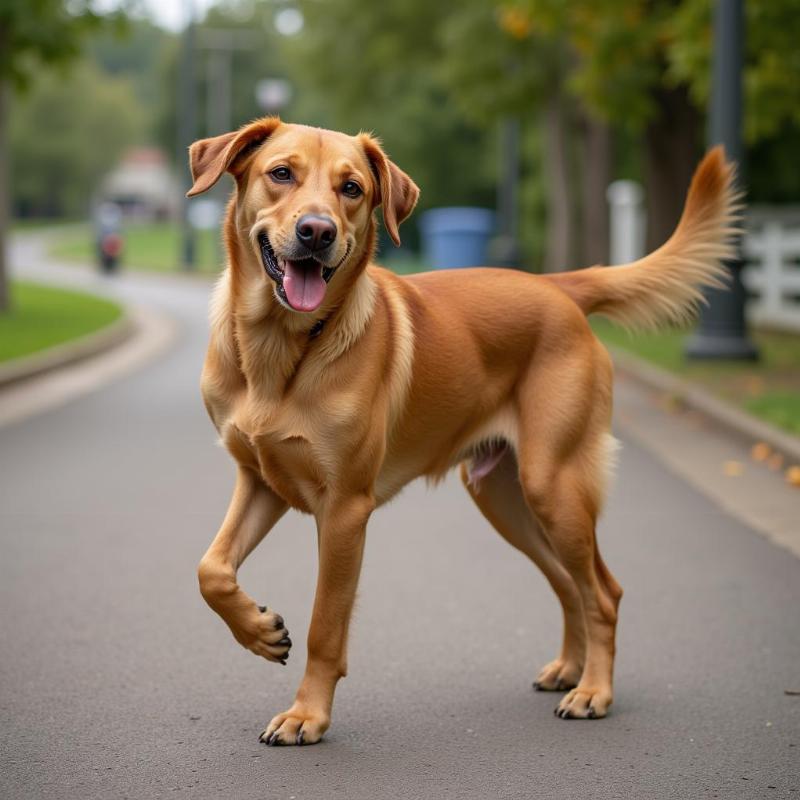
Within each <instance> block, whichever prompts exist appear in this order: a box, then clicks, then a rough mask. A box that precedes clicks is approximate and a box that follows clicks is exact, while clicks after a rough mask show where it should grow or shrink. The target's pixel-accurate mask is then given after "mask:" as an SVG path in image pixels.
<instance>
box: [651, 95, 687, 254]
mask: <svg viewBox="0 0 800 800" xmlns="http://www.w3.org/2000/svg"><path fill="white" fill-rule="evenodd" d="M655 99H656V102H657V104H658V107H659V114H658V115H657V116H656V118H655V119H654V120H653V121H652V122H651V123H650V125H649V126H648V128H647V130H646V131H645V147H646V165H645V180H646V183H647V250H648V252H649V251H651V250H655V248H657V247H660V246H661V245H662V244H663V243H664V242H665V241H666V240H667V239H668V238H669V236H670V235H671V234H672V231H673V230H674V229H675V225H676V224H677V223H678V219H679V218H680V215H681V210H682V209H683V202H684V200H685V199H686V190H687V189H688V188H689V182H690V180H691V178H692V173H693V172H694V168H695V167H696V166H697V160H698V156H699V154H700V152H699V151H700V148H699V134H700V112H699V111H698V110H697V109H696V108H695V107H694V106H693V105H692V104H691V101H690V100H689V95H688V92H687V91H686V88H685V87H682V86H681V87H678V88H677V89H670V90H667V89H660V90H659V91H658V92H657V94H656V98H655Z"/></svg>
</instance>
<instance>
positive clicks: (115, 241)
mask: <svg viewBox="0 0 800 800" xmlns="http://www.w3.org/2000/svg"><path fill="white" fill-rule="evenodd" d="M100 247H101V249H102V251H103V255H105V256H109V257H111V258H116V257H117V256H118V255H119V254H120V253H121V252H122V237H121V236H120V235H119V234H118V233H107V234H106V235H105V236H103V240H102V242H101V243H100Z"/></svg>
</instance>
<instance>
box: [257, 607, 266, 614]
mask: <svg viewBox="0 0 800 800" xmlns="http://www.w3.org/2000/svg"><path fill="white" fill-rule="evenodd" d="M258 610H259V611H260V612H261V613H262V614H265V613H266V611H267V607H266V606H259V607H258Z"/></svg>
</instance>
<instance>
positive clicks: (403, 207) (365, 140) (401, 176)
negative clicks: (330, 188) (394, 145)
mask: <svg viewBox="0 0 800 800" xmlns="http://www.w3.org/2000/svg"><path fill="white" fill-rule="evenodd" d="M358 141H359V143H360V144H361V147H362V148H363V150H364V154H365V155H366V157H367V160H368V161H369V165H370V168H371V169H372V174H373V176H374V178H375V182H376V185H377V191H376V192H375V205H376V206H378V205H382V206H383V222H384V224H385V225H386V230H387V231H388V232H389V236H391V237H392V241H393V242H394V243H395V244H396V245H399V244H400V233H399V232H398V230H397V229H398V227H399V225H400V223H401V222H402V221H403V220H404V219H406V217H408V215H409V214H410V213H411V212H412V211H413V210H414V206H415V205H416V204H417V199H418V198H419V187H418V186H417V184H416V183H414V181H412V180H411V178H409V177H408V175H406V173H405V172H403V170H401V169H400V167H398V166H397V165H396V164H394V163H393V162H392V161H390V160H389V158H388V157H387V155H386V153H384V152H383V148H382V147H381V145H380V142H379V141H378V140H377V139H376V138H375V137H373V136H370V135H369V134H368V133H361V134H359V136H358Z"/></svg>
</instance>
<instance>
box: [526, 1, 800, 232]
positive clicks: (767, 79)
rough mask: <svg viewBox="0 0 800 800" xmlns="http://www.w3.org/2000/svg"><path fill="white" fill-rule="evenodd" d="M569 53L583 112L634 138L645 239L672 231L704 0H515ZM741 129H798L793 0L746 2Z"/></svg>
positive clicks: (702, 59) (689, 135)
mask: <svg viewBox="0 0 800 800" xmlns="http://www.w3.org/2000/svg"><path fill="white" fill-rule="evenodd" d="M520 7H521V8H524V9H525V10H526V11H527V12H528V13H530V15H531V17H532V18H533V19H535V20H537V21H539V22H540V23H541V24H543V25H544V26H545V27H546V28H547V29H548V30H549V31H550V32H551V35H553V36H556V37H558V38H560V39H562V40H565V41H566V42H568V44H569V47H570V48H571V50H572V51H573V52H574V53H575V56H576V57H575V60H574V64H573V70H572V72H571V75H570V76H569V81H568V85H569V87H570V89H571V91H572V92H573V93H574V94H575V96H576V97H577V98H579V100H580V101H581V103H582V104H583V105H584V106H585V107H586V109H587V110H588V112H589V114H591V115H592V116H595V117H597V118H600V119H603V120H607V121H609V122H611V123H612V124H613V125H615V126H618V127H623V128H625V129H626V130H627V131H628V132H629V133H634V134H636V135H638V136H641V137H642V139H643V142H644V146H645V162H646V167H645V173H646V176H647V181H646V182H647V188H648V199H649V205H650V208H649V214H648V220H649V225H648V240H649V241H648V244H649V245H651V246H656V245H659V244H661V242H662V241H663V240H664V239H665V238H666V236H668V235H669V233H670V232H671V231H672V229H673V227H674V225H675V223H676V221H677V219H678V216H679V214H680V211H681V208H682V203H683V197H684V194H685V192H686V188H687V187H688V183H689V179H690V177H691V174H692V171H693V169H694V166H695V165H696V161H697V157H698V155H699V151H700V149H701V146H702V139H703V136H702V128H701V123H702V121H703V118H704V112H705V108H706V105H707V102H708V93H709V85H710V74H711V73H710V61H711V42H712V36H711V11H712V7H713V2H712V0H629V1H628V2H626V3H625V4H622V5H621V4H620V3H619V2H617V0H582V2H573V3H561V2H560V0H520ZM745 37H746V47H747V56H746V63H745V76H744V80H745V120H744V125H745V134H746V137H747V141H748V142H749V143H750V144H751V145H754V144H757V143H758V142H759V141H763V140H764V139H765V138H766V137H769V136H772V135H776V134H778V133H779V132H780V131H781V130H785V126H786V125H790V126H793V127H794V128H795V130H796V129H797V127H800V50H798V48H797V40H798V37H800V17H799V16H798V15H797V9H796V4H795V3H794V2H793V0H748V2H747V4H746V34H745Z"/></svg>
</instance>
